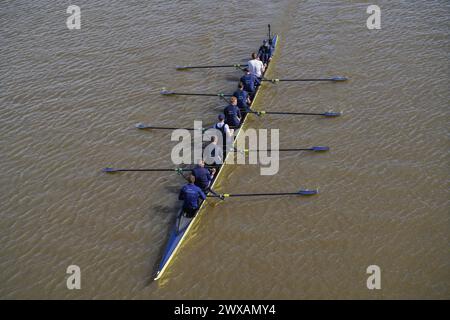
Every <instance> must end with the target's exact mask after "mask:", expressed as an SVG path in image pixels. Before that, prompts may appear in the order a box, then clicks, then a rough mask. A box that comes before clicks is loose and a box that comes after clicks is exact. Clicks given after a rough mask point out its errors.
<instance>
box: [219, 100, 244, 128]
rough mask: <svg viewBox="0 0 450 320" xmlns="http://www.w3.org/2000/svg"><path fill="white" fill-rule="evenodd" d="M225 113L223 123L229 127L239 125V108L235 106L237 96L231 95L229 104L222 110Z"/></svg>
mask: <svg viewBox="0 0 450 320" xmlns="http://www.w3.org/2000/svg"><path fill="white" fill-rule="evenodd" d="M223 113H224V115H225V123H226V124H227V125H229V126H230V127H239V126H240V125H241V119H242V116H241V110H239V107H238V106H237V98H236V97H234V96H233V97H231V98H230V104H229V105H228V106H226V107H225V109H224V110H223Z"/></svg>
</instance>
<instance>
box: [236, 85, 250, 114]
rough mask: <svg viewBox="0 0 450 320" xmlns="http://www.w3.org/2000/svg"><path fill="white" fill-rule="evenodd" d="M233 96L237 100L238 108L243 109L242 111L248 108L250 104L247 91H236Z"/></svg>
mask: <svg viewBox="0 0 450 320" xmlns="http://www.w3.org/2000/svg"><path fill="white" fill-rule="evenodd" d="M233 96H235V97H236V98H237V106H238V107H239V108H240V109H241V110H245V109H247V108H248V104H247V98H248V93H247V91H245V90H236V91H235V92H234V93H233Z"/></svg>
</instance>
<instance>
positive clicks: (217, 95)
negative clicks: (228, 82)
mask: <svg viewBox="0 0 450 320" xmlns="http://www.w3.org/2000/svg"><path fill="white" fill-rule="evenodd" d="M163 95H168V96H203V97H231V96H232V95H231V94H223V93H189V92H170V93H163Z"/></svg>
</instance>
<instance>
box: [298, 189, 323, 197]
mask: <svg viewBox="0 0 450 320" xmlns="http://www.w3.org/2000/svg"><path fill="white" fill-rule="evenodd" d="M318 193H319V190H317V189H313V190H310V189H300V190H299V191H298V194H299V195H301V196H312V195H315V194H318Z"/></svg>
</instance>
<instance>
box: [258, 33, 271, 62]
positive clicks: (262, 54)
mask: <svg viewBox="0 0 450 320" xmlns="http://www.w3.org/2000/svg"><path fill="white" fill-rule="evenodd" d="M271 42H272V39H270V40H269V41H267V40H264V41H263V45H262V46H261V47H259V51H258V56H259V59H260V60H261V61H262V63H263V64H264V65H267V63H268V62H269V61H270V59H272V51H273V50H272V45H271Z"/></svg>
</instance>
